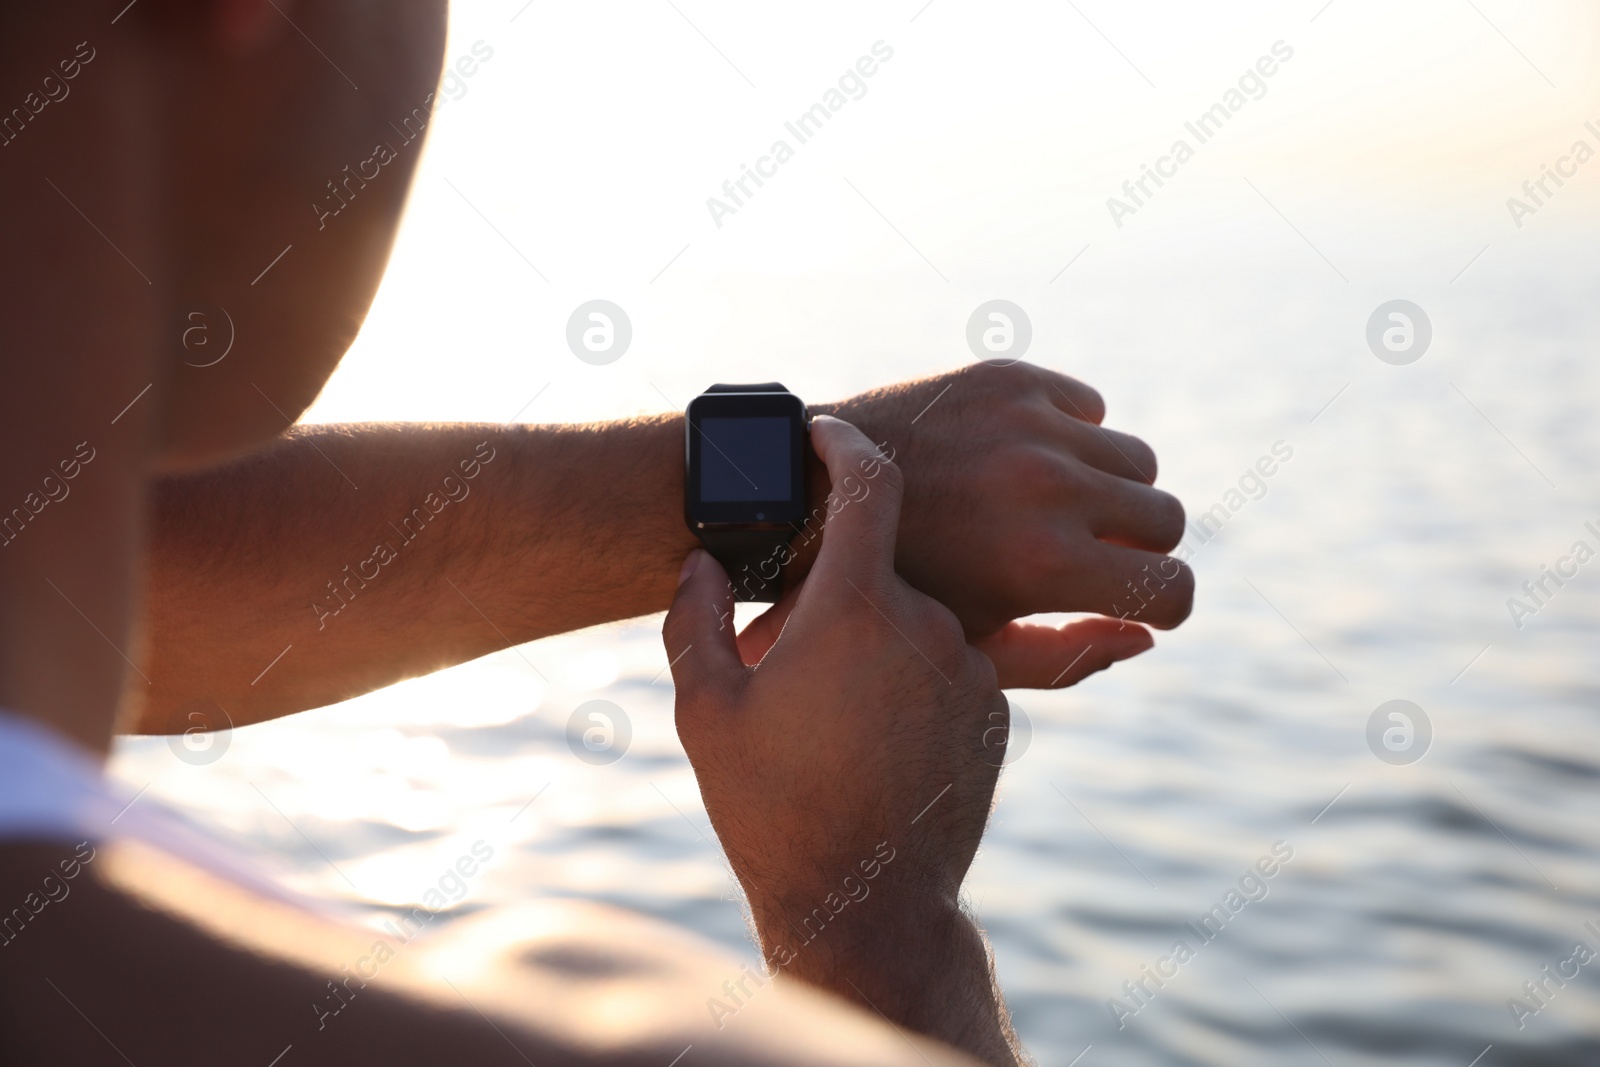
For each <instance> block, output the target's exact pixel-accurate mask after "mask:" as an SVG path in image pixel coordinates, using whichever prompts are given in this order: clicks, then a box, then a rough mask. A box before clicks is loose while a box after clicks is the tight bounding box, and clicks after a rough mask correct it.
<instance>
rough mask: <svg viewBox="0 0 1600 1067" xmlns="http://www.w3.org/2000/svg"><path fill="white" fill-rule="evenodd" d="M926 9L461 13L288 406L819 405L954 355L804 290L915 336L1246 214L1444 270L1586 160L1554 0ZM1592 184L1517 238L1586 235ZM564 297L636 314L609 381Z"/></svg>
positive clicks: (1577, 48) (622, 409) (380, 414)
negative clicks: (374, 273) (361, 261)
mask: <svg viewBox="0 0 1600 1067" xmlns="http://www.w3.org/2000/svg"><path fill="white" fill-rule="evenodd" d="M921 4H922V0H910V2H909V3H904V4H893V5H889V4H871V5H863V4H847V3H820V4H810V5H806V6H805V7H804V8H795V7H789V6H784V7H775V6H773V7H763V6H759V5H757V6H752V5H746V4H733V3H711V2H707V0H671V2H669V0H633V2H625V3H608V4H603V5H602V4H558V3H555V2H553V0H532V2H531V3H527V2H526V0H463V2H459V3H457V4H456V5H455V10H454V13H453V15H452V22H451V41H450V44H449V48H448V56H449V59H450V60H451V61H452V63H453V62H454V61H456V60H457V59H458V58H459V57H462V56H470V55H472V49H473V46H474V44H475V43H477V42H482V44H481V45H479V46H478V51H479V54H480V56H481V55H483V54H486V53H487V52H488V51H489V50H492V57H490V58H488V59H486V60H482V61H480V62H478V65H477V67H476V69H475V71H474V73H473V74H472V75H471V77H468V78H464V79H462V81H461V83H460V85H459V86H457V87H455V88H454V89H453V91H454V92H457V93H461V95H460V97H459V99H455V100H452V101H451V102H449V103H448V104H447V105H446V106H445V107H443V108H442V109H441V111H440V112H439V113H438V115H437V116H436V119H435V122H434V124H433V128H432V130H431V132H430V142H429V145H428V147H427V150H426V152H427V154H426V158H425V160H424V163H423V166H422V169H421V172H420V174H419V177H418V181H417V185H416V188H415V191H414V194H413V199H412V204H411V207H410V211H409V214H408V217H407V221H406V224H405V227H404V229H403V231H402V234H401V236H400V239H399V244H398V246H397V249H396V254H395V258H394V261H393V263H392V265H391V269H390V272H389V275H388V277H387V279H386V281H385V283H384V287H383V289H382V291H381V293H380V295H379V297H378V300H377V303H376V306H375V308H374V311H373V314H372V316H371V318H370V319H369V321H368V323H367V325H366V328H365V330H364V331H363V333H362V335H361V337H360V339H359V340H358V341H357V343H356V345H355V347H354V349H353V350H352V352H351V354H350V356H349V358H348V359H347V360H346V362H345V365H344V366H343V367H342V368H341V369H340V371H339V372H338V373H337V375H336V376H335V377H334V379H333V381H332V382H331V383H330V384H329V386H328V388H327V390H326V392H325V393H324V395H323V396H322V397H321V399H319V401H318V402H317V404H316V406H315V407H314V408H313V409H312V411H311V413H310V415H309V416H308V417H309V418H310V419H312V420H313V421H328V420H341V419H368V418H400V419H466V418H471V419H486V420H505V419H508V418H510V417H512V415H513V413H514V412H516V411H517V410H518V409H519V408H520V407H521V406H522V405H523V404H524V403H525V402H527V401H528V400H529V399H530V398H532V397H534V396H535V395H536V394H537V395H538V396H539V399H538V400H537V401H535V402H534V403H533V404H532V405H530V406H529V407H528V408H527V409H526V410H525V411H524V412H523V414H522V415H521V418H522V419H524V420H527V421H570V420H577V419H588V418H598V417H610V416H618V415H625V414H630V413H634V412H640V411H659V410H665V409H668V408H672V407H679V406H681V405H682V404H683V403H684V402H685V401H686V400H687V399H688V398H689V396H691V395H693V393H695V392H697V391H698V390H699V389H700V388H701V387H703V386H704V384H706V383H707V382H709V381H710V380H712V378H713V377H714V376H716V375H722V376H725V377H732V378H737V377H738V371H739V370H740V369H741V368H746V367H750V366H752V365H757V364H759V365H761V366H768V367H770V366H771V365H772V364H773V363H779V364H782V365H785V366H790V367H794V368H796V369H795V370H793V371H792V372H791V376H803V375H805V374H806V373H807V368H808V367H811V365H812V364H816V367H813V368H812V370H813V371H814V372H815V373H813V374H812V377H811V379H810V382H809V384H810V385H811V387H812V388H814V389H815V388H830V385H829V383H833V382H835V381H837V382H838V383H839V384H840V386H841V387H842V386H843V385H846V384H848V385H854V384H855V383H856V382H857V381H858V380H866V381H875V380H882V379H884V378H886V377H892V376H897V375H898V374H899V373H900V372H901V371H906V372H910V371H916V370H922V369H936V368H938V367H942V366H949V365H952V364H953V363H956V362H960V358H959V357H960V353H959V352H954V351H940V352H938V353H928V354H927V356H926V357H925V358H924V357H921V356H907V355H905V354H903V353H900V354H897V355H894V354H891V353H894V352H895V351H896V350H897V349H898V348H903V347H905V346H904V344H903V342H904V341H905V339H906V337H907V331H905V330H903V329H900V328H899V326H898V325H897V323H896V321H894V320H895V318H897V317H903V316H904V312H903V310H900V311H896V312H894V313H893V314H892V315H891V314H888V313H886V314H885V316H884V319H885V320H886V321H877V320H875V317H874V316H873V315H872V314H870V311H868V312H865V313H864V312H863V309H862V308H861V307H860V306H859V305H858V306H856V307H853V308H851V309H849V310H848V312H846V311H842V310H841V309H839V308H838V307H837V306H835V305H834V304H832V303H831V298H830V297H829V295H828V293H829V289H828V285H829V284H837V283H838V281H839V279H849V278H860V279H868V280H870V279H885V281H884V282H883V284H885V285H888V286H893V287H896V290H895V291H896V292H897V293H899V294H901V295H904V293H906V292H908V291H911V292H914V293H915V294H921V293H922V292H923V290H924V289H926V299H927V301H928V302H929V304H928V306H929V308H930V311H929V314H930V315H935V316H936V315H938V314H940V313H941V311H942V308H943V307H944V306H945V305H946V304H948V305H950V306H952V307H959V308H969V307H970V306H973V305H975V304H976V303H977V302H979V301H980V300H982V299H985V298H987V297H989V296H993V295H997V294H1007V295H1010V294H1015V293H1022V292H1029V291H1035V290H1038V289H1040V288H1041V287H1042V286H1044V285H1045V284H1046V283H1047V280H1048V279H1049V278H1050V277H1051V276H1053V275H1055V274H1056V273H1057V272H1058V271H1059V270H1060V269H1061V268H1062V266H1063V265H1064V264H1066V263H1067V262H1068V261H1069V260H1071V259H1072V257H1073V256H1074V254H1075V253H1077V252H1079V251H1080V250H1082V249H1083V248H1084V247H1085V246H1086V245H1092V246H1093V248H1094V252H1093V255H1092V256H1091V257H1087V258H1086V259H1085V262H1084V264H1083V265H1082V266H1080V267H1078V268H1075V269H1080V270H1082V269H1089V270H1098V271H1119V270H1120V271H1124V272H1127V273H1128V274H1129V275H1130V276H1131V277H1137V276H1139V275H1141V274H1143V273H1146V272H1148V271H1149V270H1152V269H1156V268H1158V267H1159V266H1160V265H1162V264H1167V265H1169V266H1170V265H1171V264H1172V263H1174V262H1179V261H1183V262H1191V263H1192V264H1193V265H1194V267H1195V269H1214V268H1215V267H1216V265H1217V264H1218V263H1219V262H1225V261H1226V260H1227V259H1228V258H1229V257H1230V256H1243V257H1246V258H1248V256H1249V254H1250V253H1249V247H1248V246H1249V243H1250V241H1249V239H1246V238H1245V237H1244V236H1242V235H1241V234H1240V232H1239V231H1238V229H1237V228H1236V221H1237V220H1239V219H1243V218H1248V219H1252V220H1256V221H1259V220H1260V219H1262V218H1267V219H1271V216H1270V215H1264V214H1263V213H1264V212H1265V211H1266V210H1267V207H1268V204H1264V203H1263V200H1267V201H1269V202H1270V206H1271V207H1272V208H1273V210H1277V211H1281V212H1282V214H1283V215H1284V217H1285V218H1288V219H1293V220H1295V222H1296V223H1297V224H1298V225H1299V226H1300V227H1302V228H1303V229H1305V230H1307V231H1308V232H1309V233H1314V234H1315V235H1316V239H1317V241H1318V243H1319V245H1323V244H1326V246H1327V247H1329V248H1330V249H1332V251H1331V252H1330V256H1331V257H1332V258H1334V259H1337V260H1341V261H1344V262H1350V261H1357V262H1359V261H1360V260H1361V259H1363V258H1373V257H1376V258H1378V259H1381V258H1383V257H1385V256H1388V255H1390V254H1391V249H1392V247H1396V246H1405V247H1408V248H1410V247H1413V246H1416V245H1417V244H1419V243H1420V244H1421V245H1424V246H1430V247H1431V246H1434V245H1437V246H1439V248H1440V249H1441V255H1442V256H1443V257H1444V258H1445V259H1446V260H1448V261H1449V262H1452V263H1454V262H1464V260H1465V256H1466V255H1470V253H1471V250H1472V249H1475V248H1477V247H1478V246H1479V245H1482V244H1483V243H1484V242H1485V241H1487V240H1490V239H1491V238H1503V237H1505V236H1506V235H1507V234H1508V233H1510V232H1512V231H1511V223H1510V221H1509V216H1508V214H1507V208H1506V205H1505V200H1506V197H1508V196H1510V195H1513V194H1515V193H1517V192H1519V190H1520V187H1521V185H1522V182H1523V181H1524V180H1527V179H1530V178H1537V177H1538V176H1539V174H1540V167H1541V165H1542V164H1544V163H1554V162H1555V161H1556V160H1557V159H1558V157H1560V156H1562V155H1563V154H1565V153H1566V151H1567V150H1568V148H1569V146H1570V145H1571V143H1572V142H1573V141H1574V140H1575V139H1577V138H1579V137H1583V138H1587V139H1588V140H1589V141H1590V142H1591V144H1593V145H1595V146H1596V147H1600V136H1596V135H1595V134H1592V133H1588V132H1587V131H1585V130H1584V128H1583V124H1584V121H1585V120H1586V119H1594V120H1595V121H1596V127H1597V128H1600V93H1597V92H1596V91H1595V89H1596V76H1595V73H1594V72H1595V69H1596V65H1595V63H1594V58H1595V53H1596V41H1597V39H1600V37H1597V28H1600V13H1597V9H1596V7H1595V6H1594V5H1593V4H1592V3H1586V2H1582V0H1538V2H1513V0H1408V2H1406V3H1404V4H1396V3H1393V2H1378V0H1332V2H1331V3H1327V4H1326V5H1325V6H1324V3H1323V0H1310V2H1296V3H1282V2H1274V3H1269V2H1247V3H1234V4H1229V5H1226V7H1227V10H1225V11H1221V12H1219V11H1217V10H1214V9H1215V8H1218V7H1221V6H1222V5H1214V4H1206V5H1198V4H1189V3H1179V2H1174V0H1166V2H1154V0H1151V2H1146V3H1141V4H1138V5H1128V4H1117V3H1112V2H1110V0H1077V2H1076V3H1075V4H1073V3H1068V4H1059V3H1049V4H1046V3H1009V4H975V3H971V2H970V0H932V2H931V3H928V4H927V5H926V6H925V7H924V6H921ZM880 41H881V42H883V44H882V45H880V46H879V49H880V51H883V50H885V48H887V49H892V53H893V54H892V58H890V59H888V60H886V61H883V62H880V63H878V65H877V69H876V71H875V73H874V74H873V75H872V76H871V77H870V78H869V79H865V80H864V84H865V88H866V92H865V95H864V96H862V97H861V98H860V99H850V100H848V102H846V103H845V104H844V106H843V107H842V108H840V110H839V111H838V112H837V114H835V115H834V116H833V117H832V118H831V119H830V121H829V122H828V124H827V126H826V128H825V129H824V130H823V131H822V132H821V133H819V134H817V135H816V136H815V137H814V138H813V139H811V140H810V141H809V142H808V143H805V144H799V143H798V141H797V139H795V138H794V137H793V136H792V134H789V133H787V131H786V130H785V128H784V123H785V122H786V121H790V120H793V119H795V118H796V117H797V116H799V115H800V114H801V113H802V112H804V111H805V110H806V109H807V108H808V107H810V106H811V105H812V104H815V103H817V102H818V101H820V100H823V99H824V96H825V94H826V93H827V92H828V90H830V89H832V88H834V87H835V86H836V84H837V83H838V80H839V78H840V76H841V75H842V74H844V73H845V72H846V71H847V70H849V69H851V68H852V67H853V66H854V65H855V64H856V63H857V61H858V59H859V58H860V57H863V56H868V55H870V54H871V52H872V49H873V46H874V44H875V42H880ZM1280 41H1281V42H1283V44H1282V45H1280V46H1279V47H1280V51H1281V50H1283V49H1284V48H1287V49H1292V52H1293V55H1292V58H1291V59H1290V60H1288V61H1286V62H1282V63H1280V64H1278V68H1277V70H1276V71H1275V73H1274V74H1273V76H1272V77H1271V78H1270V79H1266V81H1265V86H1266V92H1265V95H1264V96H1262V97H1261V98H1260V99H1252V100H1250V101H1249V102H1248V103H1247V104H1246V105H1245V106H1244V107H1243V108H1241V109H1240V110H1239V112H1238V114H1236V115H1235V116H1234V117H1233V118H1232V119H1231V120H1230V121H1229V123H1228V125H1227V127H1226V128H1225V129H1224V130H1223V131H1222V132H1221V133H1220V134H1218V135H1217V136H1216V137H1215V138H1213V139H1211V140H1210V141H1208V142H1207V143H1206V144H1204V145H1199V146H1198V148H1197V151H1196V155H1195V158H1194V159H1193V160H1192V161H1190V162H1188V163H1186V164H1185V165H1184V166H1183V167H1182V168H1181V169H1180V171H1179V173H1178V175H1177V176H1176V177H1175V178H1173V179H1171V181H1170V182H1169V183H1168V185H1167V186H1165V187H1163V188H1162V189H1161V190H1159V192H1158V193H1157V194H1156V195H1155V196H1154V197H1153V198H1152V199H1151V202H1150V204H1149V206H1148V207H1145V208H1143V209H1141V210H1140V211H1139V212H1138V213H1137V214H1136V215H1134V216H1133V217H1131V218H1129V219H1126V220H1124V227H1123V228H1121V229H1118V228H1117V227H1116V226H1114V225H1113V223H1112V220H1111V217H1110V215H1109V213H1108V211H1107V206H1106V199H1107V197H1109V196H1112V195H1121V185H1122V183H1123V181H1124V180H1126V179H1129V178H1137V177H1138V175H1139V173H1140V167H1141V164H1145V163H1154V162H1155V161H1156V160H1157V158H1158V157H1159V156H1161V155H1162V154H1164V153H1165V152H1166V151H1167V150H1168V148H1169V146H1170V145H1171V144H1172V142H1173V140H1174V139H1176V138H1178V137H1182V136H1186V134H1185V131H1184V123H1185V122H1186V121H1188V120H1191V119H1194V118H1195V117H1196V116H1198V115H1199V114H1200V113H1201V112H1203V111H1204V110H1205V109H1206V108H1207V107H1209V106H1210V105H1212V104H1214V103H1216V102H1217V101H1219V100H1221V99H1222V98H1223V96H1224V93H1226V92H1227V90H1229V89H1230V88H1232V87H1234V86H1235V85H1236V83H1237V81H1238V79H1239V77H1240V76H1241V75H1243V74H1244V73H1245V72H1246V71H1248V70H1249V69H1250V68H1251V67H1252V66H1253V65H1254V64H1255V63H1256V62H1257V60H1258V58H1259V57H1262V56H1265V55H1268V54H1269V53H1270V52H1271V50H1272V48H1273V45H1274V44H1275V43H1276V42H1280ZM463 89H464V92H463ZM778 138H784V139H785V140H787V141H789V143H790V144H791V146H792V147H794V148H795V153H794V157H793V158H792V159H790V160H788V161H787V162H785V163H783V164H782V165H781V166H780V167H778V168H777V173H776V174H775V175H774V176H773V177H771V178H770V179H768V181H767V184H766V185H764V186H763V187H761V188H760V189H759V190H756V191H755V195H753V196H751V197H750V198H749V199H748V202H747V203H746V204H745V205H744V206H743V207H741V208H740V209H739V210H738V211H737V212H736V213H735V214H733V215H731V216H728V217H725V218H723V220H722V223H723V225H722V226H721V227H720V228H719V227H718V226H717V225H715V223H714V222H713V219H712V216H711V213H710V212H709V211H708V209H707V206H706V200H707V198H708V197H712V196H719V197H721V196H723V194H722V191H721V187H722V184H723V182H724V181H727V180H729V179H736V178H738V177H739V175H740V173H741V165H744V164H750V165H754V164H755V163H756V162H757V160H758V159H759V158H760V157H761V156H763V155H765V154H767V153H768V151H769V148H770V146H771V145H772V143H773V142H774V141H775V140H776V139H778ZM1597 179H1600V163H1595V164H1591V165H1590V166H1589V167H1588V168H1585V169H1583V170H1580V171H1579V175H1578V177H1576V178H1574V179H1572V182H1571V184H1570V186H1569V187H1568V188H1566V189H1563V190H1562V191H1561V193H1560V195H1559V196H1558V197H1553V198H1552V199H1551V204H1550V206H1549V208H1548V209H1547V210H1544V211H1542V212H1541V213H1540V214H1539V217H1538V218H1537V220H1535V221H1534V222H1533V223H1531V224H1530V225H1532V226H1534V227H1538V226H1571V225H1574V224H1576V223H1580V222H1587V221H1589V220H1592V219H1594V218H1595V217H1596V215H1597V212H1596V198H1595V196H1594V192H1593V191H1594V189H1595V187H1596V183H1597ZM1252 186H1253V187H1254V188H1252ZM309 196H310V194H309V193H308V197H309ZM1273 224H1274V225H1281V224H1278V223H1276V222H1274V223H1273ZM1462 250H1465V251H1464V252H1463V251H1462ZM1186 257H1187V258H1186ZM941 279H944V280H941ZM819 280H822V281H821V282H820V283H819ZM907 287H909V289H908V288H907ZM753 290H759V298H756V297H752V296H751V293H752V291H753ZM593 298H604V299H609V300H612V301H615V302H616V303H618V304H620V305H621V306H622V307H624V308H625V309H626V310H627V312H628V314H629V316H630V318H631V320H632V322H633V324H634V331H635V340H634V342H633V347H632V349H631V350H630V352H628V353H627V354H626V355H625V356H624V357H623V358H622V359H621V360H619V361H618V362H617V363H615V364H613V365H610V366H607V367H594V366H589V365H587V364H584V363H581V362H579V361H578V360H577V359H575V358H573V357H572V355H571V354H570V353H569V352H568V351H567V349H566V347H565V342H564V332H565V325H566V320H567V317H568V316H569V315H570V314H571V312H572V310H573V309H574V308H576V307H577V305H578V304H580V303H582V302H584V301H586V300H589V299H593ZM917 299H921V296H920V295H918V296H917ZM758 307H759V309H760V310H759V311H753V310H752V309H753V308H758ZM963 314H964V312H963ZM897 341H899V342H902V344H900V345H898V346H897V344H896V342H897ZM880 353H882V355H881V357H880ZM880 358H881V359H882V360H883V362H881V363H877V362H871V363H870V364H868V363H866V361H877V360H879V359H880ZM874 371H876V372H877V373H872V372H874ZM862 375H864V376H865V377H864V378H862ZM758 376H762V375H758ZM801 380H804V378H803V377H802V379H801ZM819 383H820V384H819ZM791 385H793V383H792V382H791ZM541 390H543V392H541ZM830 391H831V389H830Z"/></svg>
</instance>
